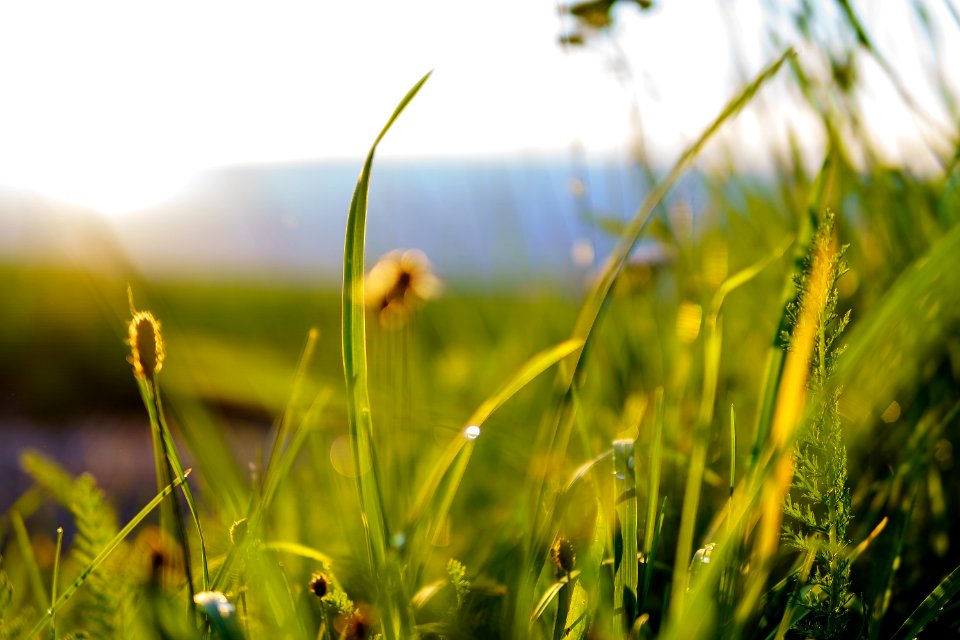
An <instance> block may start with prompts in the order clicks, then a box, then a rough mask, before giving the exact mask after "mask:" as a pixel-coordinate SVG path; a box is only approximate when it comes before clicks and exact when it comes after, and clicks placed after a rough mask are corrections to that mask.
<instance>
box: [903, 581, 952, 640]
mask: <svg viewBox="0 0 960 640" xmlns="http://www.w3.org/2000/svg"><path fill="white" fill-rule="evenodd" d="M957 593H960V567H957V568H956V569H954V570H953V571H951V572H950V575H948V576H947V577H946V578H944V579H943V580H942V581H941V582H940V584H938V585H937V588H936V589H934V590H933V591H932V592H931V593H930V595H928V596H927V597H926V598H924V600H923V602H921V603H920V606H918V607H917V608H916V609H915V610H914V612H913V613H911V614H910V617H909V618H907V619H906V620H905V621H904V623H903V625H901V626H900V628H899V629H898V630H897V632H896V633H895V634H893V638H892V640H901V639H906V638H915V637H916V636H917V635H918V634H919V633H920V631H922V630H923V627H924V626H926V625H927V624H929V623H930V622H933V621H934V620H936V619H937V616H939V615H940V610H941V609H942V608H943V606H944V605H945V604H947V602H949V600H950V599H951V598H952V597H954V596H955V595H957Z"/></svg>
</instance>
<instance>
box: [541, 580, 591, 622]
mask: <svg viewBox="0 0 960 640" xmlns="http://www.w3.org/2000/svg"><path fill="white" fill-rule="evenodd" d="M579 577H580V572H579V571H571V572H570V582H573V581H574V580H576V579H577V578H579ZM567 584H569V582H568V581H567V576H563V577H562V578H560V579H559V580H557V581H556V582H554V583H553V584H551V585H550V586H549V587H547V590H546V591H544V592H543V596H541V597H540V601H539V602H538V603H537V606H536V607H534V608H533V613H532V614H530V624H533V623H534V622H536V621H537V620H539V619H540V618H542V617H543V614H544V613H545V612H546V611H547V607H549V606H550V603H551V602H553V601H554V599H555V598H556V597H557V594H558V593H560V590H561V589H563V588H564V587H565V586H567Z"/></svg>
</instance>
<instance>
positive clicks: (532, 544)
mask: <svg viewBox="0 0 960 640" xmlns="http://www.w3.org/2000/svg"><path fill="white" fill-rule="evenodd" d="M793 55H794V53H793V50H792V49H787V50H786V51H784V52H783V53H782V54H781V55H780V56H779V57H778V58H777V59H776V60H775V61H774V62H773V63H771V64H770V65H769V66H767V67H766V68H765V69H763V70H762V71H761V72H760V73H759V74H758V75H757V76H756V77H755V78H754V79H753V81H752V82H750V83H749V84H748V85H747V86H746V87H744V88H743V89H742V90H741V91H740V93H739V94H737V95H736V96H735V97H734V98H733V99H732V100H731V101H730V102H729V103H727V105H726V106H725V107H724V109H723V110H722V111H721V112H720V114H719V115H718V116H717V117H716V118H715V119H714V120H713V122H712V123H711V124H710V125H709V126H708V127H707V128H706V129H705V130H704V131H703V133H701V135H700V136H699V137H698V138H697V139H696V140H695V141H694V142H693V144H691V145H690V146H689V147H687V148H686V149H685V150H684V151H683V153H682V154H681V156H680V158H679V159H678V160H677V162H676V163H675V164H674V165H673V167H672V168H671V170H670V172H669V173H668V174H667V176H666V177H665V178H664V179H663V180H662V181H660V182H658V183H657V184H656V185H655V186H654V187H653V189H651V191H650V192H649V194H648V195H647V197H646V198H645V199H644V201H643V204H641V205H640V208H639V209H638V210H637V212H636V214H635V215H634V217H633V219H632V220H631V221H630V223H629V224H628V225H627V226H626V228H625V229H624V231H623V234H622V235H621V236H620V239H619V241H618V242H617V245H616V247H615V248H614V250H613V252H612V253H611V255H610V257H609V258H608V260H607V262H606V264H605V266H604V268H603V271H602V273H601V275H600V277H599V279H598V280H597V283H596V285H595V286H594V288H593V290H592V291H591V292H590V294H589V295H588V296H587V298H586V300H585V301H584V303H583V305H582V306H581V308H580V312H579V314H578V316H577V320H576V323H575V325H574V330H573V337H576V338H581V339H583V340H584V347H583V349H582V350H581V352H580V356H579V357H578V359H577V363H576V365H575V366H574V368H573V370H572V371H570V372H568V373H565V374H564V375H563V378H562V380H561V386H562V387H563V388H565V389H566V391H565V392H564V395H563V399H562V401H561V405H560V408H559V411H558V415H557V419H556V420H555V421H554V422H553V428H552V432H550V433H548V434H547V435H546V436H545V437H544V438H543V439H542V440H543V441H544V442H545V446H544V447H543V449H544V450H545V451H546V452H547V453H548V454H558V453H563V452H565V451H566V448H567V441H568V439H569V434H570V429H571V428H572V426H573V423H574V420H573V403H572V394H571V393H570V388H571V387H572V385H573V384H574V383H575V381H576V380H577V379H578V378H579V377H580V375H582V371H583V367H584V363H585V361H586V355H587V351H588V350H589V345H590V341H591V336H592V334H593V333H594V331H595V329H596V326H597V323H598V319H599V316H600V313H601V310H602V309H603V307H604V306H605V304H606V302H607V299H608V298H609V296H610V292H611V291H612V290H613V285H614V284H615V283H616V281H617V280H618V279H619V277H620V274H621V273H622V271H623V268H624V266H625V265H626V263H627V259H628V258H629V256H630V252H631V251H632V249H633V247H634V246H635V245H636V243H637V242H638V241H639V240H640V237H641V235H642V233H643V231H644V229H645V228H646V226H647V224H648V222H649V221H650V218H651V216H652V214H653V211H654V210H655V208H656V207H657V205H658V204H659V202H660V200H661V199H663V197H664V196H665V195H666V194H667V192H668V191H669V190H670V189H671V188H672V187H673V185H674V184H675V183H676V181H677V180H678V179H679V177H680V175H681V174H682V173H683V172H684V171H685V170H686V169H687V168H688V167H689V166H690V164H691V163H692V162H693V160H694V158H696V157H697V156H698V155H699V153H700V151H701V150H702V149H703V147H704V146H705V145H706V144H707V142H708V141H709V140H711V139H712V138H713V136H714V135H715V134H716V133H717V131H719V129H720V128H721V127H722V126H723V124H724V123H725V122H726V121H727V120H729V119H730V118H732V117H733V116H734V115H736V114H737V113H739V111H740V110H741V109H742V108H743V107H744V106H745V105H746V104H747V103H749V102H750V100H751V99H752V98H753V96H754V95H755V94H756V93H757V91H759V90H760V88H761V87H762V86H763V85H764V84H765V83H766V82H767V81H768V80H770V78H772V77H773V76H774V75H776V73H777V72H778V71H779V70H780V68H781V66H782V65H783V63H784V62H785V61H786V60H787V59H788V58H789V57H791V56H793ZM545 480H546V479H545V478H544V479H538V480H536V482H537V486H536V487H535V488H534V490H533V491H534V498H535V501H534V503H533V504H534V505H536V507H535V508H536V509H537V510H536V512H535V514H536V515H535V517H534V520H533V523H532V526H531V528H530V529H531V539H530V540H529V542H528V547H527V548H528V562H529V563H530V564H529V567H528V568H529V570H530V572H529V573H530V575H533V574H535V573H536V572H537V571H538V569H539V561H540V558H539V557H537V556H536V554H535V553H532V550H534V549H537V548H540V547H541V546H542V545H543V544H544V543H543V540H544V537H545V533H546V532H547V531H549V529H550V527H551V525H550V522H551V520H552V511H553V506H552V505H547V509H546V513H545V514H543V515H542V516H541V514H540V505H541V504H543V503H544V500H545V498H546V492H547V490H548V487H547V484H546V481H545ZM537 516H540V517H537ZM543 520H545V521H546V522H547V525H546V526H544V525H543ZM530 575H528V577H527V581H526V584H525V585H524V586H523V587H522V589H521V591H522V593H521V594H520V596H519V597H518V598H517V600H516V602H517V606H518V607H521V608H522V607H523V606H525V605H526V602H527V596H526V595H525V594H527V593H530V590H531V589H532V583H533V581H534V580H535V578H531V577H530ZM517 614H518V616H517V619H520V618H519V615H520V611H518V612H517Z"/></svg>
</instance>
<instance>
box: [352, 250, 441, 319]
mask: <svg viewBox="0 0 960 640" xmlns="http://www.w3.org/2000/svg"><path fill="white" fill-rule="evenodd" d="M440 289H441V283H440V279H439V278H437V276H435V275H434V274H433V270H432V269H431V268H430V261H429V260H428V259H427V256H426V255H424V253H423V252H422V251H418V250H416V249H407V250H395V251H391V252H389V253H388V254H386V255H385V256H383V257H382V258H380V260H379V261H378V262H377V264H376V265H374V267H373V269H371V270H370V273H368V274H367V277H366V279H365V282H364V291H365V293H364V298H365V302H366V305H367V306H368V307H370V308H372V309H376V310H377V313H378V314H379V316H380V322H381V323H382V324H384V325H386V326H391V327H396V326H399V325H401V324H403V321H404V320H406V318H407V316H409V315H410V313H411V312H412V311H413V310H414V309H415V308H416V307H417V305H419V304H420V302H422V301H424V300H430V299H431V298H435V297H437V295H438V294H439V293H440Z"/></svg>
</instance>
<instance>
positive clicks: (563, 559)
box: [550, 537, 577, 573]
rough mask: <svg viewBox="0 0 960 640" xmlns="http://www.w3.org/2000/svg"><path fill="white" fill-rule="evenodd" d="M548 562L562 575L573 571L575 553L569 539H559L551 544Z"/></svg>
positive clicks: (575, 559)
mask: <svg viewBox="0 0 960 640" xmlns="http://www.w3.org/2000/svg"><path fill="white" fill-rule="evenodd" d="M550 562H552V563H553V564H554V565H555V566H556V567H557V569H559V570H560V571H562V572H564V573H569V572H571V571H573V567H574V566H576V564H577V553H576V551H575V550H574V548H573V543H572V542H571V541H570V539H569V538H563V537H560V538H557V540H556V541H555V542H554V543H553V546H552V547H550Z"/></svg>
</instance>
